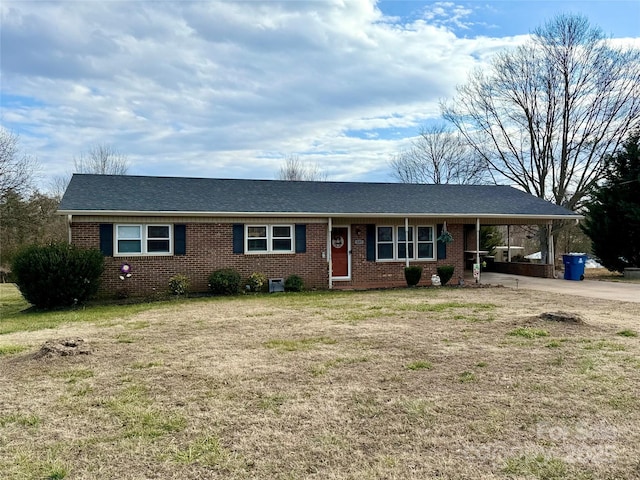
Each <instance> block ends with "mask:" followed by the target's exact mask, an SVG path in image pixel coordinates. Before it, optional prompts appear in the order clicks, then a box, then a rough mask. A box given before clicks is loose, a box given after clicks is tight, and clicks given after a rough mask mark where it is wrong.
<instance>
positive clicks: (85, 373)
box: [55, 368, 94, 384]
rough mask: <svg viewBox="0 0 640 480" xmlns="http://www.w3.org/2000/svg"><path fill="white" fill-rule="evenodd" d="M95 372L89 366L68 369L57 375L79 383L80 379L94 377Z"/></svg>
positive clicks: (68, 381)
mask: <svg viewBox="0 0 640 480" xmlns="http://www.w3.org/2000/svg"><path fill="white" fill-rule="evenodd" d="M93 375H94V372H93V370H91V369H88V368H76V369H72V370H66V371H64V372H62V373H58V374H56V375H55V376H57V377H61V378H64V379H65V380H66V382H67V383H72V384H73V383H77V382H78V380H85V379H87V378H91V377H93Z"/></svg>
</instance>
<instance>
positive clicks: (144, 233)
mask: <svg viewBox="0 0 640 480" xmlns="http://www.w3.org/2000/svg"><path fill="white" fill-rule="evenodd" d="M118 227H140V237H139V240H140V251H139V252H120V249H119V243H118V241H119V240H120V239H119V238H118ZM149 227H168V229H169V236H168V237H162V238H161V237H152V238H151V239H150V238H149ZM112 234H113V256H114V257H169V256H172V255H173V254H174V253H173V236H174V233H173V224H171V223H116V224H114V225H113V232H112ZM122 240H127V239H126V238H123V239H122ZM130 240H138V238H136V239H130ZM149 240H168V241H169V250H168V251H167V252H149V251H148V249H149V244H148V242H149Z"/></svg>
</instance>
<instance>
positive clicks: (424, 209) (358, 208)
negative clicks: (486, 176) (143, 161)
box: [58, 174, 580, 295]
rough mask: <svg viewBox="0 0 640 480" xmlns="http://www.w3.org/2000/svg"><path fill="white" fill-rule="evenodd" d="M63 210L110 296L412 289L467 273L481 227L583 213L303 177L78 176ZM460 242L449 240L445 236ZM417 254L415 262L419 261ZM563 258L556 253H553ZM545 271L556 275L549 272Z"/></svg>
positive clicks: (490, 194)
mask: <svg viewBox="0 0 640 480" xmlns="http://www.w3.org/2000/svg"><path fill="white" fill-rule="evenodd" d="M58 212H59V213H60V214H64V215H67V216H68V221H69V241H70V242H71V243H73V244H75V245H78V246H81V247H94V248H100V249H101V251H102V252H103V254H104V255H105V257H106V262H105V263H106V269H105V273H104V275H103V284H102V287H101V288H102V293H103V294H110V293H114V292H116V291H117V290H118V289H120V288H122V286H123V281H122V280H120V278H119V275H120V268H121V266H122V265H123V264H124V263H128V264H129V265H130V266H131V273H132V275H131V278H127V279H126V280H125V281H126V282H127V284H126V286H127V288H128V289H129V290H130V292H131V293H132V294H140V295H143V294H150V293H152V292H154V291H158V292H159V291H166V290H167V289H168V281H169V278H170V277H171V276H173V275H176V274H184V275H187V276H188V277H189V279H190V280H191V285H192V289H193V290H195V291H205V290H206V289H207V278H208V276H209V275H210V274H211V273H212V272H213V271H215V270H217V269H220V268H226V267H229V268H234V269H236V270H238V271H239V272H240V273H241V274H242V275H243V276H249V275H250V274H251V273H252V272H261V273H264V274H265V275H266V276H267V277H268V278H286V277H287V276H289V275H292V274H296V275H299V276H300V277H302V278H303V280H304V282H305V285H306V287H307V288H310V289H328V288H377V287H390V286H400V285H405V280H404V270H403V267H405V266H406V265H408V264H410V265H421V266H423V267H424V273H423V275H422V281H421V284H423V285H429V284H430V280H431V275H432V274H434V273H435V272H436V268H437V266H439V265H453V266H454V267H455V273H454V280H453V281H454V282H455V281H456V280H457V278H458V277H459V276H462V275H463V273H464V266H465V256H468V255H469V254H471V255H472V256H473V254H474V252H475V251H476V250H478V248H477V245H476V242H475V241H472V240H473V239H476V238H477V235H476V230H477V227H478V226H479V225H506V224H548V223H549V222H550V221H552V220H556V219H577V218H580V216H579V215H576V214H574V213H573V212H571V211H569V210H566V209H564V208H562V207H559V206H557V205H554V204H551V203H549V202H546V201H544V200H541V199H539V198H536V197H534V196H532V195H529V194H527V193H524V192H521V191H519V190H516V189H514V188H511V187H506V186H489V185H418V184H401V183H347V182H293V181H279V180H230V179H206V178H181V177H144V176H118V175H85V174H75V175H74V176H73V178H72V180H71V183H70V184H69V186H68V188H67V190H66V192H65V194H64V197H63V199H62V202H61V203H60V207H59V210H58ZM445 228H446V230H447V231H448V232H449V233H450V234H451V235H452V237H453V242H451V243H449V244H444V243H441V242H438V240H437V238H438V237H439V235H440V234H441V233H442V231H443V229H445ZM407 257H408V258H407ZM550 258H553V256H550ZM547 267H548V268H547V269H545V270H544V271H543V275H544V276H551V275H552V274H553V266H552V265H548V266H547Z"/></svg>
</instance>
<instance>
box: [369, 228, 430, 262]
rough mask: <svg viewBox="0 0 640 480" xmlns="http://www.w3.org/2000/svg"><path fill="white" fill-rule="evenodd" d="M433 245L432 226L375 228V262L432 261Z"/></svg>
mask: <svg viewBox="0 0 640 480" xmlns="http://www.w3.org/2000/svg"><path fill="white" fill-rule="evenodd" d="M416 233H417V235H416ZM407 234H408V238H407ZM434 243H435V241H434V235H433V226H418V227H416V226H413V225H411V226H409V228H408V231H405V227H404V225H400V226H395V227H392V226H378V227H377V228H376V246H377V247H376V248H377V250H376V251H377V260H405V259H406V258H407V257H408V258H409V259H412V260H434V259H435V257H434ZM407 250H408V251H407Z"/></svg>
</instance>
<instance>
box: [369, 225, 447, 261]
mask: <svg viewBox="0 0 640 480" xmlns="http://www.w3.org/2000/svg"><path fill="white" fill-rule="evenodd" d="M380 227H388V228H391V232H392V237H391V238H392V240H391V241H384V242H382V243H383V244H387V245H388V244H391V245H392V246H393V258H379V257H378V245H379V244H380V240H379V239H378V228H380ZM419 228H430V229H431V241H430V242H420V241H418V238H419V235H418V229H419ZM375 229H376V232H375V233H376V235H375V241H376V243H375V249H376V252H375V253H376V260H375V261H376V262H379V263H391V262H405V264H407V265H408V263H409V261H414V262H435V261H436V260H437V259H438V252H437V250H438V242H437V239H436V235H437V226H436V225H434V224H429V225H425V224H419V225H395V224H394V225H389V224H376V225H375ZM400 229H411V231H412V235H413V240H409V235H408V233H409V232H408V231H407V230H405V240H399V235H398V233H399V232H400ZM402 243H404V244H405V252H406V254H407V256H406V258H405V257H399V256H398V246H399V245H400V244H402ZM420 243H430V244H432V245H433V248H432V252H433V256H432V257H419V256H418V250H419V244H420ZM409 245H412V246H413V256H412V257H409V256H408V254H409V248H408V246H409Z"/></svg>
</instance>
